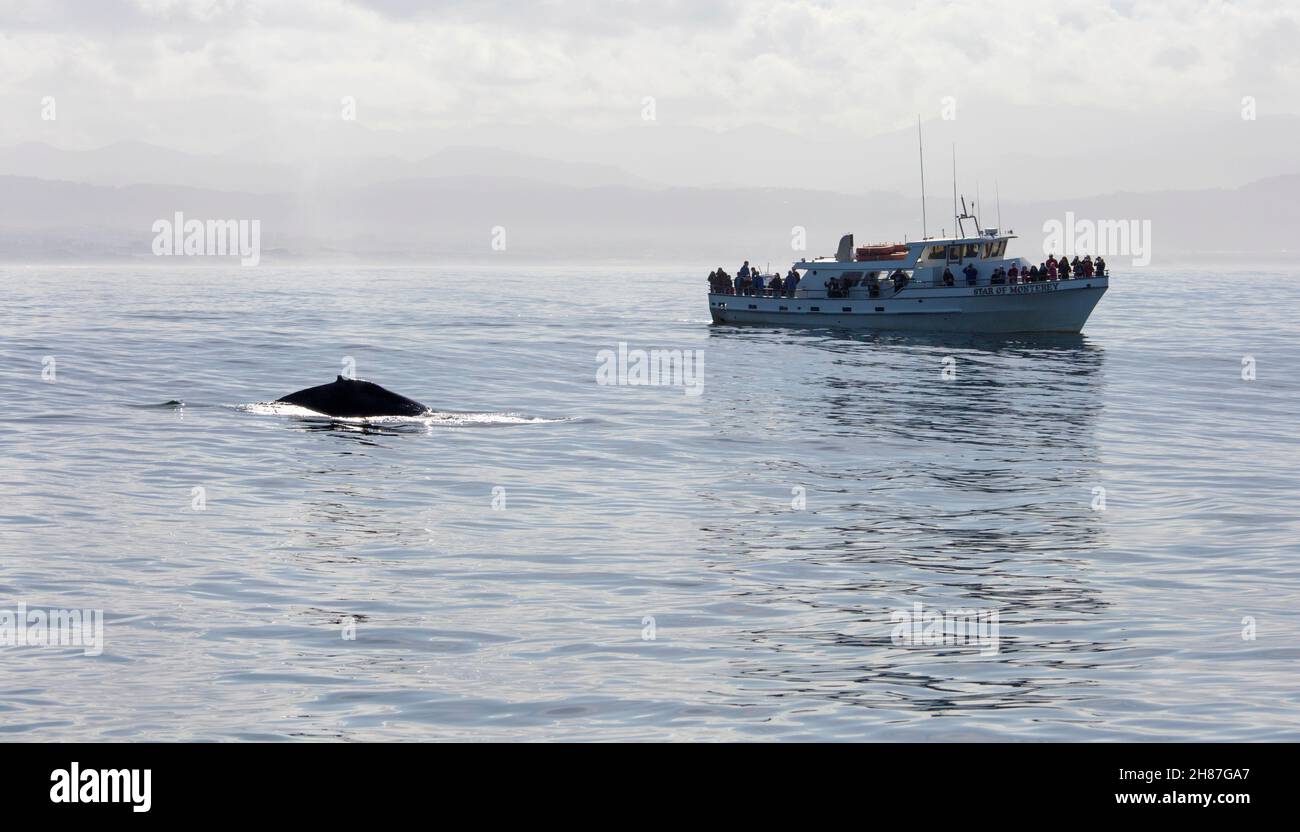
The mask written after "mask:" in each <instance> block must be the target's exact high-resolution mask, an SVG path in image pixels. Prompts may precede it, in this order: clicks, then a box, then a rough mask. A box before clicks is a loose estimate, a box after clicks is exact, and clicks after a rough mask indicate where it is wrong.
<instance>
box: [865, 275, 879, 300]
mask: <svg viewBox="0 0 1300 832" xmlns="http://www.w3.org/2000/svg"><path fill="white" fill-rule="evenodd" d="M866 283H867V297H872V298H878V297H880V272H868V273H867V280H866Z"/></svg>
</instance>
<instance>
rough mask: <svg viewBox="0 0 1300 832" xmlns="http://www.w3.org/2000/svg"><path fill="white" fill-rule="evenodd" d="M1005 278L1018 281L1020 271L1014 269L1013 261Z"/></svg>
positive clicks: (1014, 281)
mask: <svg viewBox="0 0 1300 832" xmlns="http://www.w3.org/2000/svg"><path fill="white" fill-rule="evenodd" d="M1007 280H1008V281H1010V282H1011V283H1019V282H1020V272H1019V270H1018V269H1016V264H1015V263H1012V264H1011V268H1010V269H1009V270H1008V271H1007Z"/></svg>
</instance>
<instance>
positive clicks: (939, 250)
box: [925, 246, 948, 260]
mask: <svg viewBox="0 0 1300 832" xmlns="http://www.w3.org/2000/svg"><path fill="white" fill-rule="evenodd" d="M925 256H926V257H927V258H929V259H930V260H943V259H944V258H946V257H947V256H948V247H947V246H930V251H929V253H928V254H926V255H925Z"/></svg>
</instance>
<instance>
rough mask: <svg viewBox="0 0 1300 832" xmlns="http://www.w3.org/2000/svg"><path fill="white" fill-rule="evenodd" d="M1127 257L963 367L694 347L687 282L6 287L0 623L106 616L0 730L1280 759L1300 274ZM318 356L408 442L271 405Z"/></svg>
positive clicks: (901, 347) (511, 277)
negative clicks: (980, 746)
mask: <svg viewBox="0 0 1300 832" xmlns="http://www.w3.org/2000/svg"><path fill="white" fill-rule="evenodd" d="M1115 271H1116V274H1115V278H1114V280H1113V285H1112V288H1111V290H1110V292H1109V293H1108V294H1107V296H1106V297H1105V298H1104V299H1103V300H1102V302H1101V304H1100V305H1099V306H1098V308H1097V310H1096V311H1095V313H1094V314H1093V317H1092V320H1091V321H1090V323H1089V325H1088V327H1087V328H1086V329H1085V331H1084V334H1083V335H1082V336H1078V337H1062V336H1044V337H1037V338H1034V337H1013V338H999V339H977V338H969V337H945V336H938V335H936V336H927V337H918V336H898V335H870V334H857V335H854V334H848V333H843V332H829V331H797V330H779V329H759V328H748V329H742V328H731V327H715V326H712V325H711V324H710V323H709V320H708V315H707V305H706V300H705V297H704V290H705V280H704V275H703V274H702V273H700V274H696V273H693V272H691V270H690V269H679V270H672V269H656V270H650V269H642V268H631V269H629V268H618V269H609V268H591V267H579V266H574V267H545V268H540V267H539V268H527V267H515V266H511V267H503V268H498V269H488V268H482V267H476V268H455V269H453V268H448V267H438V268H382V269H367V268H340V267H330V268H307V267H301V268H283V269H280V268H275V267H271V266H262V267H259V268H256V269H248V270H241V269H239V268H238V267H235V268H229V269H227V268H217V269H213V268H199V267H191V268H182V269H178V270H169V269H163V268H156V267H148V268H128V267H111V268H54V267H50V268H47V267H31V268H23V267H6V268H3V269H0V282H2V283H3V286H4V287H5V289H4V299H5V302H4V308H3V310H2V311H0V320H3V327H2V332H0V394H3V401H4V402H5V408H4V410H3V412H2V413H0V610H3V609H9V610H15V609H17V608H18V606H19V605H20V604H21V605H25V607H26V608H27V609H28V610H32V609H46V610H50V609H68V610H73V609H77V610H102V611H103V616H104V635H103V644H102V652H99V654H98V655H93V654H88V653H94V652H95V651H93V650H87V649H83V648H82V647H69V646H48V645H47V646H37V645H30V644H28V645H15V646H3V647H0V737H4V738H9V739H40V740H73V739H84V740H145V739H147V740H193V739H203V740H264V739H285V740H288V739H319V740H333V739H342V740H404V739H411V740H416V739H419V740H428V739H451V740H478V739H526V740H539V739H573V740H578V739H581V740H588V739H661V740H668V739H671V740H760V739H810V740H876V739H882V740H883V739H889V740H930V739H933V740H959V739H995V740H1118V739H1134V740H1183V739H1198V740H1265V739H1291V740H1296V739H1300V490H1298V489H1297V473H1296V472H1297V463H1298V462H1300V453H1297V447H1298V444H1297V438H1296V430H1297V422H1298V421H1300V373H1298V371H1297V368H1298V367H1300V339H1298V338H1297V334H1298V331H1297V324H1296V321H1297V311H1300V282H1298V281H1300V275H1296V274H1294V273H1288V272H1286V271H1284V270H1276V269H1273V270H1267V269H1266V270H1260V271H1248V270H1242V271H1236V272H1223V271H1222V270H1220V269H1216V273H1215V274H1213V275H1211V274H1208V273H1198V272H1195V271H1191V270H1182V271H1169V270H1160V269H1155V268H1148V269H1144V270H1140V271H1131V272H1130V271H1126V270H1124V269H1123V268H1116V270H1115ZM620 343H622V344H626V345H627V348H628V349H632V350H635V349H678V350H685V351H692V352H689V353H687V354H688V355H689V356H691V357H692V358H694V357H696V356H697V353H695V352H693V351H696V350H699V351H701V353H699V354H698V355H700V356H702V361H703V364H702V369H703V375H702V383H701V384H700V386H699V387H698V388H697V389H696V390H688V389H686V388H684V387H683V386H673V385H662V386H649V385H645V386H629V385H617V384H615V385H606V384H599V383H597V370H598V369H599V368H600V366H601V360H602V359H601V351H603V350H613V351H617V350H618V348H619V344H620ZM946 359H951V360H950V361H948V360H946ZM51 362H52V363H51ZM346 362H350V364H349V363H346ZM1243 362H1245V365H1250V366H1249V367H1247V366H1245V365H1244V364H1243ZM346 366H355V370H356V374H357V375H358V376H360V377H362V378H367V379H370V380H372V381H376V382H378V383H380V384H383V385H384V386H386V387H389V388H390V389H392V390H395V391H397V392H399V393H402V394H404V395H407V396H410V397H412V398H415V399H417V400H420V401H422V402H425V403H426V404H428V405H430V406H431V407H432V408H433V409H434V413H433V415H431V416H430V417H429V418H426V419H418V420H389V421H385V422H381V423H377V424H363V423H333V422H330V421H328V420H322V419H314V418H310V417H308V416H307V415H306V414H302V413H295V412H292V411H285V410H283V409H280V408H276V407H271V406H268V405H266V404H265V403H266V402H268V401H270V400H273V399H275V398H277V397H278V396H281V395H284V394H286V393H289V392H292V391H294V390H297V389H299V388H302V387H307V386H312V385H315V384H320V383H323V382H326V381H330V380H332V379H333V378H334V377H335V375H336V374H338V373H340V372H342V371H343V370H344V369H345V367H346ZM1252 367H1253V371H1254V378H1253V379H1246V378H1243V371H1244V370H1247V369H1250V368H1252ZM945 368H947V369H949V370H950V371H951V373H950V375H951V376H952V377H951V378H949V379H945V378H944V375H943V371H944V370H945ZM43 371H44V374H45V377H43V375H42V374H43ZM51 371H52V373H51ZM695 393H698V395H696V394H695ZM181 403H183V404H181ZM917 603H920V604H922V605H923V609H924V610H929V611H936V610H937V611H952V610H962V609H970V610H975V611H980V612H982V613H984V614H992V613H994V612H996V614H997V616H998V642H997V645H996V651H991V650H981V649H980V647H979V646H978V645H974V646H973V645H969V644H924V643H922V644H906V643H897V642H898V639H895V638H894V636H895V632H894V622H895V616H896V615H897V614H898V613H899V611H910V610H913V609H915V607H914V605H915V604H917Z"/></svg>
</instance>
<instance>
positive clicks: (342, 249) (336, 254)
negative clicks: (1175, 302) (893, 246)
mask: <svg viewBox="0 0 1300 832" xmlns="http://www.w3.org/2000/svg"><path fill="white" fill-rule="evenodd" d="M349 160H350V161H349ZM0 172H3V174H4V175H0V260H5V261H10V262H12V261H26V262H31V261H46V260H69V259H73V260H89V259H111V258H151V257H152V255H151V253H150V243H151V241H152V239H153V236H154V235H153V232H152V230H151V229H152V226H153V223H154V222H155V221H156V220H158V219H170V218H171V217H172V216H173V214H174V213H175V212H177V211H183V212H184V213H185V215H186V217H188V218H197V219H258V220H260V221H261V226H262V247H263V251H264V252H266V257H265V260H264V262H275V261H276V260H277V259H281V260H288V259H302V258H307V259H318V258H340V257H346V258H355V259H362V260H375V261H379V260H426V259H437V258H457V259H467V258H475V259H478V258H482V259H486V258H493V257H495V258H505V259H512V260H520V259H530V258H532V259H543V258H573V259H587V258H599V259H616V260H638V261H661V262H664V263H671V264H681V263H684V262H699V263H701V264H707V265H709V266H714V265H718V264H721V265H724V266H726V267H727V268H728V269H734V267H735V265H736V263H738V262H739V260H741V259H746V258H747V259H750V260H753V261H755V262H760V263H766V262H769V261H770V262H772V263H776V264H784V263H788V262H789V261H790V260H791V259H792V258H793V257H794V256H795V255H796V254H802V253H804V252H795V251H793V250H792V246H791V242H792V236H797V233H796V232H794V231H793V229H795V227H802V228H803V229H805V230H806V236H807V251H806V253H807V254H810V255H812V254H830V253H833V252H834V250H835V245H836V241H837V240H838V238H839V236H840V234H842V233H848V232H856V233H857V235H858V240H859V241H860V242H868V241H874V240H882V241H883V240H900V239H903V238H904V237H907V236H910V237H911V238H913V239H915V238H916V237H918V236H920V232H921V210H920V208H921V206H920V200H919V198H918V197H917V196H915V195H911V194H908V195H904V194H900V193H898V192H894V191H889V190H881V191H873V192H864V193H857V194H854V193H847V192H841V191H835V190H825V189H811V188H797V187H757V186H756V187H734V186H725V185H719V186H715V187H680V186H665V185H660V184H656V183H653V182H650V181H647V180H645V179H642V178H640V177H639V176H636V175H634V174H630V173H626V172H624V171H622V170H620V169H619V168H618V167H616V166H613V165H607V164H597V163H587V162H580V161H570V160H559V159H551V158H544V157H539V156H531V155H528V154H524V153H519V152H515V151H509V150H502V149H494V148H461V147H457V148H444V149H441V150H439V151H437V152H435V153H431V154H430V155H428V156H426V157H423V158H420V159H417V160H414V161H405V160H402V159H400V158H397V157H390V158H377V157H348V156H345V157H338V158H336V159H335V160H334V161H333V162H330V163H328V164H327V165H326V166H325V168H322V169H319V170H318V172H317V175H315V176H310V175H305V174H304V168H303V167H302V166H297V167H295V166H294V165H292V164H291V163H289V162H286V161H285V160H274V161H266V162H261V163H248V162H241V161H238V160H237V159H235V158H234V157H226V156H196V155H192V154H186V153H182V152H179V151H174V150H168V149H165V148H157V147H153V146H150V145H145V144H139V143H127V144H118V145H111V146H109V147H105V148H101V149H98V150H94V151H80V152H78V151H67V150H58V149H55V148H52V147H49V146H46V145H40V144H25V145H19V146H16V147H11V148H5V149H0ZM272 186H275V187H272ZM1297 187H1300V175H1294V174H1292V175H1283V176H1274V177H1268V178H1264V179H1260V180H1258V181H1254V182H1250V183H1248V184H1245V185H1242V186H1240V187H1231V188H1199V189H1187V190H1160V191H1153V192H1148V193H1138V192H1131V191H1116V192H1113V193H1109V194H1105V195H1097V196H1088V197H1081V198H1074V197H1070V196H1063V197H1061V198H1051V199H1038V200H1033V201H1025V200H1017V199H1013V198H1006V199H1002V200H1001V205H1000V206H999V205H997V202H998V201H997V200H995V199H992V198H990V197H991V195H990V194H989V193H987V192H985V193H984V194H983V197H984V199H983V205H982V206H981V207H982V209H983V210H982V212H981V213H982V216H981V220H982V221H983V224H984V225H986V226H991V225H996V224H997V220H998V216H997V215H998V212H999V209H1000V213H1001V215H1002V219H1003V223H1004V224H1005V226H1007V227H1011V228H1013V229H1016V230H1018V232H1019V233H1020V235H1021V237H1022V238H1023V239H1022V241H1021V242H1020V243H1019V244H1018V245H1019V246H1020V248H1019V249H1018V251H1019V252H1020V253H1023V254H1025V255H1027V256H1032V257H1037V256H1038V255H1037V254H1036V253H1035V252H1036V251H1037V250H1038V249H1039V248H1040V246H1041V245H1042V241H1043V237H1044V233H1043V223H1044V222H1045V221H1047V220H1050V219H1058V220H1061V221H1064V219H1065V217H1066V212H1067V211H1069V212H1073V214H1074V216H1075V217H1076V218H1078V219H1085V220H1089V219H1090V220H1121V219H1123V220H1130V219H1131V220H1139V221H1142V220H1149V221H1150V223H1151V237H1152V240H1151V255H1152V262H1153V264H1155V265H1159V264H1160V263H1161V262H1176V261H1179V260H1185V259H1189V258H1205V257H1208V256H1212V255H1216V254H1217V255H1223V256H1229V255H1231V256H1232V257H1237V258H1243V259H1256V260H1262V259H1273V258H1278V257H1290V256H1291V252H1290V250H1291V249H1294V248H1295V247H1296V232H1295V229H1296V228H1297V227H1298V225H1297V224H1298V223H1300V207H1298V206H1300V202H1298V201H1297V200H1296V198H1295V194H1296V192H1297ZM1003 193H1004V194H1005V193H1006V192H1005V190H1004V191H1003ZM930 194H931V196H930V199H929V200H928V204H927V215H928V219H929V231H930V232H931V233H932V234H933V233H937V232H938V231H939V229H940V228H946V229H947V230H949V231H950V230H951V227H952V221H951V215H952V209H951V194H950V193H945V192H944V189H943V188H933V189H932V190H931V191H930ZM939 194H942V196H939ZM494 229H503V230H504V243H505V249H504V250H503V251H501V250H496V249H494V248H493V247H492V242H493V240H494V239H497V240H498V241H499V240H500V238H501V237H502V233H501V232H500V231H495V232H494ZM494 234H495V235H496V236H495V237H494ZM733 261H734V262H733ZM1119 264H1120V263H1115V265H1119Z"/></svg>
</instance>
